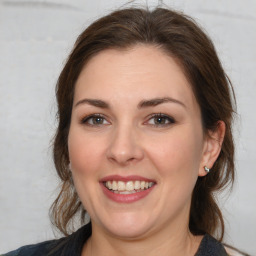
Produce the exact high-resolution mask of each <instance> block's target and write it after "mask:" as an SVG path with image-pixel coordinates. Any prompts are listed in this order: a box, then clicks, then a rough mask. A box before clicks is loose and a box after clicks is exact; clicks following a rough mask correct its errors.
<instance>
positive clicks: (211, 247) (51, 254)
mask: <svg viewBox="0 0 256 256" xmlns="http://www.w3.org/2000/svg"><path fill="white" fill-rule="evenodd" d="M91 232H92V230H91V224H90V223H89V224H87V225H85V226H83V227H82V228H80V229H79V230H77V231H76V232H75V233H73V234H72V235H70V236H68V237H64V238H61V239H58V240H50V241H46V242H43V243H39V244H34V245H27V246H23V247H21V248H19V249H17V250H15V251H12V252H9V253H6V254H3V255H2V256H81V253H82V249H83V245H84V243H85V242H86V241H87V239H88V238H89V237H90V235H91ZM227 255H228V254H227V253H226V251H225V249H224V247H223V245H222V244H221V243H220V242H218V241H217V240H216V239H214V238H213V237H212V236H210V235H208V234H206V235H204V237H203V239H202V242H201V244H200V246H199V248H198V251H197V253H196V254H195V256H227Z"/></svg>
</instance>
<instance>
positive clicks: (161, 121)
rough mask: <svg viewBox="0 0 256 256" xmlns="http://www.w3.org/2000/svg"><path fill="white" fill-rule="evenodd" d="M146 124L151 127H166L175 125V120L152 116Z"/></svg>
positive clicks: (163, 116)
mask: <svg viewBox="0 0 256 256" xmlns="http://www.w3.org/2000/svg"><path fill="white" fill-rule="evenodd" d="M147 123H148V124H150V125H153V126H168V125H171V124H174V123H175V120H174V119H173V118H172V117H170V116H168V115H164V114H153V115H151V117H150V118H149V119H148V121H147Z"/></svg>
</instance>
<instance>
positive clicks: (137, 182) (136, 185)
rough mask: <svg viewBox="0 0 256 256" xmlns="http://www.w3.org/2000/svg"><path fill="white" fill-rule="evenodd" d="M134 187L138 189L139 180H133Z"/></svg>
mask: <svg viewBox="0 0 256 256" xmlns="http://www.w3.org/2000/svg"><path fill="white" fill-rule="evenodd" d="M134 189H140V181H138V180H136V181H135V182H134Z"/></svg>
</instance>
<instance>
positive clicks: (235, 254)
mask: <svg viewBox="0 0 256 256" xmlns="http://www.w3.org/2000/svg"><path fill="white" fill-rule="evenodd" d="M224 247H225V249H226V251H227V253H228V255H229V256H249V254H247V253H245V252H242V251H240V250H238V249H236V248H234V247H232V246H230V245H227V244H224Z"/></svg>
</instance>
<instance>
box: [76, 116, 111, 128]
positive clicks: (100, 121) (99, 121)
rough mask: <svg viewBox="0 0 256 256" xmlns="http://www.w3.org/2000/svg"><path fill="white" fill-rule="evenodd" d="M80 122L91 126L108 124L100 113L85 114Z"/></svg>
mask: <svg viewBox="0 0 256 256" xmlns="http://www.w3.org/2000/svg"><path fill="white" fill-rule="evenodd" d="M81 123H82V124H86V125H91V126H101V125H108V124H109V122H108V121H107V120H106V118H105V117H104V116H102V115H100V114H93V115H89V116H86V117H84V118H83V119H82V120H81Z"/></svg>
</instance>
